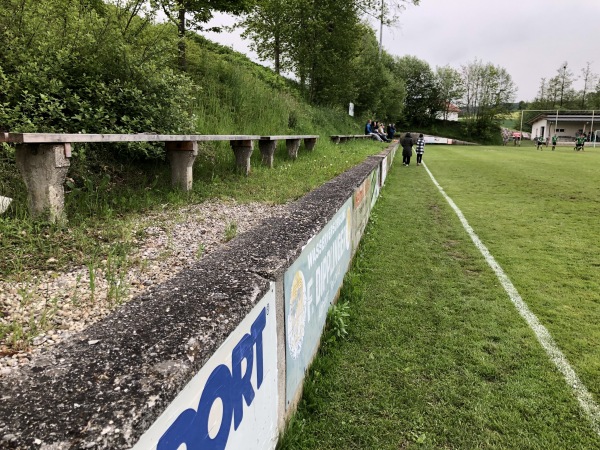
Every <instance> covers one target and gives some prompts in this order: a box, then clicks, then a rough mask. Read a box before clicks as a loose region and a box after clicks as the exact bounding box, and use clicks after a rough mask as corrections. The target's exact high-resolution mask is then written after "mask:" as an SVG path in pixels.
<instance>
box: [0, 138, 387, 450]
mask: <svg viewBox="0 0 600 450" xmlns="http://www.w3.org/2000/svg"><path fill="white" fill-rule="evenodd" d="M395 151H396V146H392V147H390V148H388V149H387V150H386V151H385V152H383V153H382V154H380V155H377V156H372V157H369V158H367V160H366V161H365V162H363V163H362V164H360V165H358V166H356V167H354V168H352V169H351V170H349V171H347V172H346V173H344V174H342V175H340V176H338V177H337V178H335V179H333V180H331V181H330V182H328V183H326V184H324V185H323V186H321V187H320V188H318V189H316V190H314V191H313V192H311V193H309V194H308V195H306V196H305V197H303V198H302V199H300V200H298V201H297V202H295V203H293V204H291V205H290V206H289V207H288V208H287V210H286V212H285V213H284V214H283V215H281V216H280V217H277V218H274V219H270V220H268V221H265V222H263V223H262V224H261V225H260V226H259V227H256V228H255V229H254V230H252V231H250V232H248V233H245V234H242V235H240V236H238V237H237V238H236V239H234V240H232V241H231V242H230V243H229V244H228V245H227V247H226V248H225V249H223V250H220V251H217V252H214V253H212V254H210V255H207V256H206V257H205V258H203V259H202V260H201V261H199V262H198V263H197V264H196V265H195V266H193V267H192V268H190V269H188V270H186V271H185V272H182V273H180V274H179V275H178V276H176V277H175V278H174V279H172V280H170V281H168V282H166V283H164V284H162V285H160V286H157V287H155V288H153V289H152V290H151V291H150V292H148V293H146V294H144V295H143V296H140V297H138V298H136V299H134V300H133V301H132V302H130V303H128V304H127V305H124V306H123V307H122V308H121V309H119V310H117V311H115V313H114V314H112V315H111V316H109V317H108V318H106V319H105V320H103V321H101V322H99V323H97V324H95V325H93V326H92V327H90V328H89V329H87V330H86V331H85V332H83V333H81V334H79V335H77V336H76V337H75V338H74V339H72V340H71V341H70V342H68V343H64V344H62V345H58V346H56V347H55V348H54V349H52V350H50V351H47V352H46V353H43V354H41V355H39V356H37V357H35V358H34V359H33V360H32V362H31V364H30V365H29V366H27V367H25V368H23V369H21V370H20V371H15V372H13V373H12V374H11V375H9V376H8V377H6V378H2V379H0V395H1V398H2V401H1V402H0V447H1V448H12V449H29V448H40V449H45V450H50V449H79V448H95V449H100V448H110V449H117V448H132V447H133V448H135V449H155V448H156V449H159V450H167V449H173V450H177V449H179V448H184V447H182V446H181V445H182V444H185V445H186V448H187V449H188V450H191V449H200V448H201V449H225V448H228V449H240V448H247V449H270V448H274V447H275V444H276V442H277V438H278V435H279V433H280V432H281V431H282V430H283V428H284V425H285V422H286V420H287V419H288V418H289V416H290V415H291V414H292V413H293V412H294V410H295V408H296V405H297V402H298V399H299V398H300V395H301V389H302V381H303V378H304V373H305V370H306V368H307V367H308V365H309V364H310V362H311V361H312V358H313V357H314V354H315V352H316V351H317V349H318V345H319V340H320V336H321V333H322V331H323V326H324V324H325V318H326V315H327V314H326V313H327V309H328V308H329V306H330V305H331V304H332V303H333V302H334V301H335V300H336V298H337V295H338V292H339V288H340V286H341V283H342V280H343V277H344V274H345V273H346V271H347V269H348V266H349V263H350V261H351V258H352V255H353V254H354V252H355V251H356V248H357V246H358V242H359V241H360V238H361V236H362V233H363V231H364V229H365V226H366V224H367V221H368V217H369V214H370V211H371V207H372V206H373V205H374V204H375V201H376V200H377V197H378V195H379V191H380V189H381V187H382V186H383V183H384V182H385V176H386V174H387V172H388V170H389V167H390V165H391V163H392V160H393V157H394V155H395Z"/></svg>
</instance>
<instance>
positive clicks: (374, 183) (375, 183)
mask: <svg viewBox="0 0 600 450" xmlns="http://www.w3.org/2000/svg"><path fill="white" fill-rule="evenodd" d="M380 172H381V166H380V165H379V166H377V168H376V169H375V170H374V171H373V181H372V182H371V190H372V191H373V193H372V194H371V209H372V208H373V206H375V202H377V199H378V198H379V177H380Z"/></svg>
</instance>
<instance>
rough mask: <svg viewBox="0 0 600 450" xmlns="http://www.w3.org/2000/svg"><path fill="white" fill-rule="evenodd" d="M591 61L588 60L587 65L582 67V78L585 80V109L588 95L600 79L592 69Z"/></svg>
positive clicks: (582, 95)
mask: <svg viewBox="0 0 600 450" xmlns="http://www.w3.org/2000/svg"><path fill="white" fill-rule="evenodd" d="M590 66H591V63H590V62H589V61H588V62H587V64H586V66H585V67H584V68H583V69H581V79H582V80H583V90H582V92H581V108H582V109H585V100H586V95H587V94H588V93H589V92H591V90H592V89H593V87H594V85H595V84H596V82H597V81H598V75H597V74H595V73H593V72H592V70H591V67H590Z"/></svg>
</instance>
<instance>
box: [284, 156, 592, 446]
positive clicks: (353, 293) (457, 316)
mask: <svg viewBox="0 0 600 450" xmlns="http://www.w3.org/2000/svg"><path fill="white" fill-rule="evenodd" d="M426 162H427V164H428V167H429V168H430V169H431V171H432V172H433V174H434V176H435V177H436V178H437V180H438V182H439V183H440V184H441V185H442V187H443V188H444V189H445V191H446V192H447V193H448V195H449V196H450V197H451V198H452V199H453V200H454V202H455V203H456V204H457V205H458V207H459V208H461V209H462V211H463V213H464V214H465V216H466V218H467V220H469V222H470V224H471V226H472V227H473V228H474V230H475V232H476V233H477V234H478V235H479V237H480V238H481V240H482V241H483V243H484V244H485V245H487V246H488V248H489V250H490V251H491V253H492V254H493V255H494V256H495V258H496V259H497V261H498V262H499V263H500V264H501V266H502V267H503V269H504V270H505V272H506V273H507V275H508V276H509V277H510V278H511V280H512V282H513V283H514V285H515V286H516V288H517V289H518V290H519V292H520V294H521V296H522V297H523V299H524V301H525V302H526V303H527V304H528V305H529V306H530V308H531V309H532V311H533V312H534V313H535V314H536V315H537V316H538V318H539V319H540V321H541V322H542V323H543V324H544V325H545V326H546V327H547V328H548V330H549V331H550V333H551V334H552V336H553V337H554V339H555V341H556V343H557V345H558V347H559V348H560V349H561V350H562V351H563V352H564V353H565V355H566V357H567V358H568V360H569V362H570V363H571V365H572V366H573V368H574V369H575V371H576V372H577V373H578V375H579V376H580V378H581V380H582V381H583V383H584V384H585V385H586V386H587V388H588V389H589V390H590V391H591V393H592V396H593V397H594V399H595V400H596V401H598V400H599V399H600V383H599V380H598V377H597V374H598V370H599V368H600V367H599V366H600V346H599V345H598V343H599V342H600V317H599V315H600V313H599V309H598V303H599V302H600V294H599V292H600V286H599V283H600V278H599V277H598V267H600V257H599V256H598V251H597V247H598V242H600V235H599V234H600V230H599V229H598V227H597V217H598V204H599V203H600V188H599V187H598V186H597V183H595V181H596V180H597V179H598V177H599V176H600V155H598V154H596V153H595V152H594V151H593V150H591V149H588V151H586V152H585V153H575V152H573V151H572V150H571V149H567V148H561V149H559V150H557V151H555V152H551V151H543V152H540V151H536V150H535V149H534V148H531V147H528V148H523V149H514V148H511V147H508V148H507V147H429V149H428V150H427V152H426ZM341 301H342V302H348V304H349V307H342V309H343V310H344V311H349V312H350V318H349V324H347V329H348V332H349V335H348V338H347V339H346V340H343V341H341V343H339V344H336V345H325V347H324V349H323V350H322V352H321V355H320V356H319V357H318V359H317V360H316V362H315V364H314V365H313V367H312V368H311V370H310V375H309V377H308V378H307V381H306V383H305V386H304V389H305V393H304V397H303V400H302V402H301V406H300V410H299V413H298V414H297V416H296V417H295V419H294V420H293V421H292V424H291V427H290V430H289V432H288V433H287V434H286V436H285V438H284V439H283V442H282V444H281V445H280V447H281V448H283V449H311V448H315V449H317V448H318V449H339V448H345V449H398V448H430V449H439V448H448V449H450V448H453V449H454V448H456V449H458V448H460V449H471V448H502V449H504V448H514V449H541V448H544V449H564V448H581V449H584V448H585V449H591V448H598V447H599V446H600V439H599V437H598V436H597V435H596V434H595V433H594V431H593V430H592V428H591V426H590V424H589V421H588V419H587V418H586V417H585V416H584V414H583V413H582V412H581V409H580V408H579V406H578V403H577V401H576V400H575V397H574V395H573V394H572V392H571V390H570V388H569V387H567V385H566V383H565V381H564V379H563V378H562V376H561V375H560V374H559V373H558V371H557V370H556V369H555V367H554V366H553V365H552V364H551V363H550V362H549V359H548V357H547V356H546V354H545V353H544V351H543V350H542V348H541V346H540V345H539V343H538V342H537V340H536V338H535V337H534V334H533V332H532V331H531V330H530V329H529V328H528V326H527V325H526V324H525V322H524V321H523V319H521V317H520V316H519V314H518V313H517V311H516V309H515V307H514V306H513V305H512V303H511V302H510V300H509V298H508V296H507V294H506V293H505V292H504V290H503V289H502V287H501V286H500V283H499V282H498V280H497V279H496V277H495V275H494V274H493V273H492V271H491V269H490V268H489V267H488V266H487V265H486V263H485V261H484V260H483V257H482V256H481V254H480V253H479V252H478V250H477V249H476V248H475V247H474V245H473V243H472V242H471V240H470V239H469V237H468V236H467V234H466V232H465V231H464V229H463V228H462V226H461V224H460V223H459V221H458V219H457V217H456V215H455V214H454V212H453V211H452V210H451V209H450V207H449V206H448V204H447V203H446V202H445V200H444V199H443V198H442V196H441V195H440V193H439V192H438V191H437V188H436V187H435V186H434V185H433V184H432V182H431V180H430V179H429V177H428V175H427V174H426V172H425V171H424V170H423V169H422V168H417V167H414V166H412V167H409V168H405V167H402V166H401V165H400V164H397V163H396V165H395V166H394V167H393V169H392V171H391V173H390V175H389V177H388V182H387V185H386V188H385V189H384V190H383V195H382V198H381V199H380V201H379V202H378V204H377V205H376V208H375V211H374V215H373V220H372V221H371V223H370V225H369V227H368V229H367V234H366V236H365V239H364V242H363V244H362V246H361V247H360V249H359V254H358V257H357V258H356V260H355V263H354V266H353V269H352V271H351V272H350V274H349V275H348V277H347V280H346V283H345V286H344V289H343V294H342V300H341ZM333 331H335V330H331V331H330V333H331V332H333Z"/></svg>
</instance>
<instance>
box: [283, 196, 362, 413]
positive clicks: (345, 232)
mask: <svg viewBox="0 0 600 450" xmlns="http://www.w3.org/2000/svg"><path fill="white" fill-rule="evenodd" d="M352 202H353V199H352V198H350V199H348V201H346V203H344V206H342V208H341V209H340V210H339V211H338V212H337V213H336V214H335V216H334V217H333V219H331V220H330V221H329V223H328V224H327V225H326V226H325V227H324V228H323V230H321V232H320V233H319V234H317V235H316V236H315V237H313V238H312V239H311V240H310V241H309V242H308V243H307V244H306V246H305V247H304V249H303V250H302V253H301V254H300V257H299V258H298V259H297V260H296V261H295V262H294V263H293V264H292V266H291V267H290V268H289V269H288V270H287V271H286V272H285V274H284V279H283V283H284V293H285V334H286V405H289V403H290V401H291V400H292V399H293V398H294V396H295V395H296V392H297V391H298V389H299V388H300V386H301V384H302V381H303V379H304V373H305V370H306V369H307V368H308V366H309V364H310V362H311V361H312V357H313V356H314V354H315V352H316V350H317V348H318V345H319V342H320V338H321V333H322V332H323V326H324V325H325V320H326V318H327V310H328V309H329V306H330V305H331V304H332V303H333V300H334V298H335V296H336V295H337V292H338V289H339V288H340V287H341V285H342V281H343V280H344V275H345V274H346V270H347V269H348V264H349V263H350V259H351V251H352V234H351V233H352Z"/></svg>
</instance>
